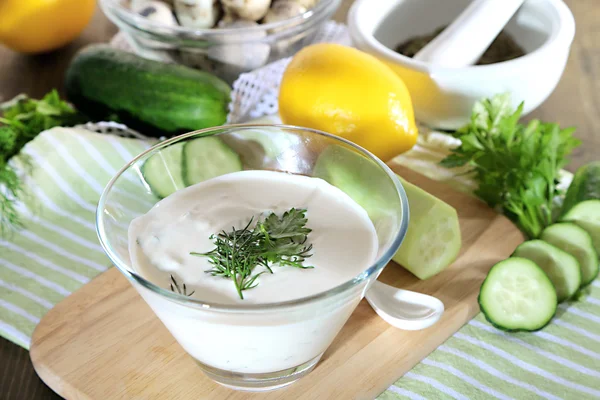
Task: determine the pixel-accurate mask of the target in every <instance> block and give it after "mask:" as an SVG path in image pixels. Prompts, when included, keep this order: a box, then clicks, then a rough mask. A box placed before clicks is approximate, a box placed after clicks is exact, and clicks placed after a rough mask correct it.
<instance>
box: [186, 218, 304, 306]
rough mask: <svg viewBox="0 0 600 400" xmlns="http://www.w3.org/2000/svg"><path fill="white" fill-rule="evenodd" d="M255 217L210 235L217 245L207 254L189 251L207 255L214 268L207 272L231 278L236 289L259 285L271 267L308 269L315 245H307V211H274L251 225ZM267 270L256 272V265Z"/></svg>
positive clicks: (203, 255)
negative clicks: (227, 229)
mask: <svg viewBox="0 0 600 400" xmlns="http://www.w3.org/2000/svg"><path fill="white" fill-rule="evenodd" d="M253 222H254V218H252V219H251V220H250V222H248V224H246V226H245V227H243V228H242V229H236V228H234V227H232V228H231V231H229V232H226V231H222V232H221V233H219V234H217V235H211V237H210V238H211V240H214V244H215V248H214V249H213V250H211V251H209V252H207V253H196V252H192V253H190V254H191V255H193V256H198V257H208V259H209V262H210V264H211V265H212V268H211V269H209V270H207V271H205V272H206V273H209V274H211V275H212V276H221V277H224V278H228V279H232V280H233V283H234V285H235V288H236V290H237V292H238V294H239V296H240V299H244V295H243V294H242V292H243V291H244V290H248V289H252V288H254V287H256V286H257V285H258V282H257V279H258V277H259V276H260V275H262V274H264V273H271V274H272V273H273V270H272V266H274V265H277V266H280V267H293V268H301V269H308V268H313V267H312V266H305V265H304V261H306V259H307V258H309V257H310V256H311V255H312V254H310V251H311V250H312V244H307V243H306V242H307V239H308V234H309V233H310V232H311V230H310V229H309V228H307V227H306V223H307V222H308V221H307V219H306V210H304V209H295V208H292V209H290V210H289V211H286V212H285V213H283V215H282V216H280V217H279V216H277V215H276V214H275V213H271V214H270V215H269V216H268V217H267V218H266V219H265V220H264V221H262V222H261V221H258V222H257V224H256V226H255V227H254V228H251V226H252V223H253ZM259 266H262V267H264V270H263V271H261V272H258V273H254V270H255V269H256V267H259Z"/></svg>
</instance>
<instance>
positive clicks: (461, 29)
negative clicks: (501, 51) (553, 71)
mask: <svg viewBox="0 0 600 400" xmlns="http://www.w3.org/2000/svg"><path fill="white" fill-rule="evenodd" d="M523 1H524V0H502V1H496V0H474V1H473V2H472V3H471V4H470V5H469V6H468V7H467V8H466V9H465V10H464V11H463V12H462V13H461V14H460V15H459V16H458V18H457V19H455V20H454V22H452V23H451V24H450V25H449V26H448V27H447V28H446V29H444V31H443V32H442V33H440V34H439V35H438V36H437V37H436V38H435V39H433V40H432V41H431V42H429V43H428V44H427V45H426V46H425V47H424V48H423V49H421V51H419V52H418V53H417V54H416V55H415V56H414V59H416V60H420V61H424V62H428V63H431V64H435V65H439V66H443V67H464V66H467V65H472V64H475V63H476V62H477V60H479V58H480V57H481V55H482V54H483V53H484V52H485V51H486V50H487V48H488V47H489V46H490V44H491V43H492V42H493V41H494V39H495V38H496V36H498V34H499V33H500V32H501V31H502V29H503V28H504V26H505V25H506V23H507V22H508V21H509V20H510V19H511V17H512V16H513V15H514V13H515V12H516V11H517V10H518V9H519V7H520V6H521V5H522V4H523Z"/></svg>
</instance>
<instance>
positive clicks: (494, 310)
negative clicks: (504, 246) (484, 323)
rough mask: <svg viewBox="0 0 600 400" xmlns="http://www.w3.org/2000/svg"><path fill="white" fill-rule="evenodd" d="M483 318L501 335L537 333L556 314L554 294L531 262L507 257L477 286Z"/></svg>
mask: <svg viewBox="0 0 600 400" xmlns="http://www.w3.org/2000/svg"><path fill="white" fill-rule="evenodd" d="M478 300H479V306H480V307H481V311H482V312H483V314H484V315H485V318H486V319H487V320H488V321H489V322H490V323H491V324H492V325H494V326H495V327H496V328H498V329H502V330H504V331H511V332H514V331H537V330H539V329H542V328H543V327H544V326H546V325H547V324H548V322H550V320H551V319H552V317H553V316H554V314H555V313H556V305H557V303H558V302H557V298H556V291H555V290H554V285H552V282H551V281H550V278H548V275H546V273H545V272H544V271H542V269H541V268H540V267H538V266H537V265H536V264H535V263H534V262H533V261H531V260H528V259H526V258H521V257H511V258H509V259H507V260H504V261H500V262H499V263H498V264H496V265H494V266H493V267H492V269H491V270H490V272H489V273H488V276H487V277H486V278H485V281H483V284H482V285H481V290H480V291H479V299H478Z"/></svg>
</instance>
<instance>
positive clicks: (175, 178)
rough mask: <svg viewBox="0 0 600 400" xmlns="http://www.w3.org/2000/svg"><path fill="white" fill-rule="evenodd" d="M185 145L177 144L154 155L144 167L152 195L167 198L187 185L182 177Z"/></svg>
mask: <svg viewBox="0 0 600 400" xmlns="http://www.w3.org/2000/svg"><path fill="white" fill-rule="evenodd" d="M183 146H184V143H175V144H174V145H171V146H169V147H166V148H163V149H162V150H160V151H159V152H158V153H155V154H153V155H152V156H151V157H150V158H148V159H147V160H146V161H145V162H144V165H142V175H143V176H144V179H145V180H146V183H147V184H148V185H149V186H150V189H151V190H152V193H154V194H155V195H156V196H158V197H159V198H161V199H162V198H165V197H167V196H169V195H170V194H172V193H175V192H176V191H177V190H179V189H183V188H184V187H185V186H186V185H185V183H184V182H183V177H182V175H181V172H182V171H181V158H182V155H183V153H182V149H183Z"/></svg>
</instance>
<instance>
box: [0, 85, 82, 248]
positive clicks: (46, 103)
mask: <svg viewBox="0 0 600 400" xmlns="http://www.w3.org/2000/svg"><path fill="white" fill-rule="evenodd" d="M0 112H1V113H2V116H1V117H0V237H2V236H4V235H5V234H7V233H8V232H9V231H10V230H11V229H13V228H16V227H19V226H21V220H20V218H19V215H18V213H17V210H16V207H15V203H16V201H18V199H19V198H20V197H22V195H23V190H24V188H23V183H22V181H21V179H20V177H19V175H18V174H17V172H16V171H15V170H14V169H13V168H12V166H11V165H10V164H9V160H10V159H11V158H12V157H13V156H15V155H17V154H18V153H19V152H20V151H21V149H22V148H23V146H25V145H26V144H27V143H28V142H29V141H30V140H32V139H33V138H35V137H36V136H37V135H38V134H39V133H40V132H42V131H45V130H46V129H50V128H53V127H55V126H72V125H75V124H77V123H80V122H84V121H85V120H84V117H83V116H82V115H81V114H79V113H78V112H77V111H75V109H73V107H71V106H70V105H69V104H67V103H66V102H64V101H62V100H61V99H60V97H59V95H58V92H57V91H56V90H53V91H52V92H50V93H48V94H47V95H46V96H44V98H43V99H42V100H34V99H30V98H28V97H27V96H25V95H19V96H17V97H15V98H14V99H12V100H11V101H8V102H6V103H3V104H0ZM23 161H25V164H26V165H28V166H30V165H31V164H30V163H29V162H28V160H27V159H26V158H23Z"/></svg>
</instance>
